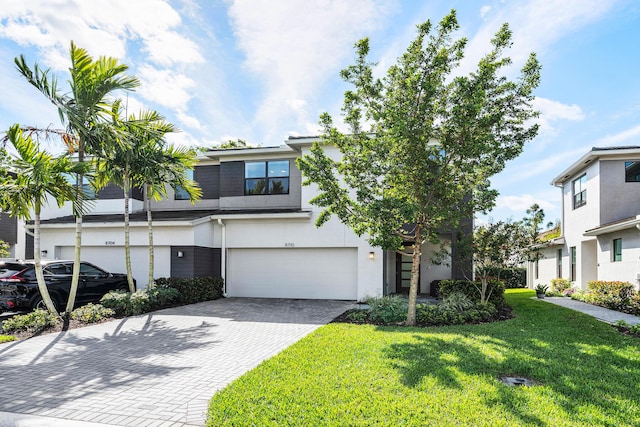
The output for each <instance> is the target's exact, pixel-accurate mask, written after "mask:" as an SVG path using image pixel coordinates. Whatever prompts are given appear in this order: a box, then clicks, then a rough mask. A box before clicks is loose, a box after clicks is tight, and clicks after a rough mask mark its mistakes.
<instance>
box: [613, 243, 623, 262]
mask: <svg viewBox="0 0 640 427" xmlns="http://www.w3.org/2000/svg"><path fill="white" fill-rule="evenodd" d="M613 261H622V239H614V240H613Z"/></svg>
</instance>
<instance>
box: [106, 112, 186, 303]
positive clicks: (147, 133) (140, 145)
mask: <svg viewBox="0 0 640 427" xmlns="http://www.w3.org/2000/svg"><path fill="white" fill-rule="evenodd" d="M115 109H118V104H116V108H115ZM118 117H119V114H116V115H115V116H114V120H115V121H116V122H117V128H118V129H119V130H120V132H119V133H120V135H121V139H120V140H119V143H118V144H113V145H111V146H110V147H105V150H104V152H103V155H102V157H101V158H99V159H97V161H96V179H95V180H94V187H95V188H96V189H97V190H99V189H100V188H103V187H105V186H107V185H108V184H115V185H118V186H119V187H120V188H122V190H123V192H124V247H125V263H126V268H127V280H128V283H129V290H130V291H131V292H134V291H135V285H134V282H133V275H132V271H131V247H130V243H129V242H130V238H129V237H130V233H129V213H130V212H129V199H130V192H131V188H132V186H136V187H137V186H142V185H143V182H141V179H139V178H137V177H135V176H134V175H135V174H136V173H137V172H138V170H137V169H139V168H141V167H142V168H144V170H143V171H142V173H145V172H146V171H147V170H146V168H147V167H148V166H147V165H146V164H145V162H147V161H148V160H147V159H146V158H145V155H144V154H143V152H144V151H145V146H146V145H148V144H151V145H154V146H155V145H156V144H158V142H157V141H159V140H161V139H162V137H163V136H164V135H165V134H166V133H169V132H174V131H175V127H174V126H173V125H172V124H171V123H168V122H165V121H164V118H163V117H162V116H160V114H158V113H157V112H155V111H141V112H140V113H139V115H138V117H136V116H135V115H131V116H129V118H128V120H126V121H121V120H119V118H118ZM146 151H149V150H146ZM158 166H159V167H160V166H161V165H158ZM134 178H137V181H136V182H134Z"/></svg>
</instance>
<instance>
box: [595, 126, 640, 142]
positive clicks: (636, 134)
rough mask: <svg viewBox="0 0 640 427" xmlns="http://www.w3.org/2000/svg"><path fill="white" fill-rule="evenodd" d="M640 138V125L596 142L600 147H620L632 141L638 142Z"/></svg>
mask: <svg viewBox="0 0 640 427" xmlns="http://www.w3.org/2000/svg"><path fill="white" fill-rule="evenodd" d="M638 138H640V125H638V126H635V127H633V128H631V129H627V130H625V131H622V132H620V133H617V134H615V135H608V136H605V137H603V138H600V139H598V140H597V141H596V144H598V145H618V144H622V143H624V142H626V141H628V140H630V139H632V140H634V141H637V140H638Z"/></svg>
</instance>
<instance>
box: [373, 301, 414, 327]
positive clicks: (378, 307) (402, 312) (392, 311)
mask: <svg viewBox="0 0 640 427" xmlns="http://www.w3.org/2000/svg"><path fill="white" fill-rule="evenodd" d="M365 302H366V303H367V304H369V307H370V308H369V320H371V321H372V322H376V323H387V324H388V323H398V322H402V321H404V320H405V319H406V318H407V300H406V299H405V298H403V297H401V296H398V295H385V296H382V297H370V298H367V299H366V300H365Z"/></svg>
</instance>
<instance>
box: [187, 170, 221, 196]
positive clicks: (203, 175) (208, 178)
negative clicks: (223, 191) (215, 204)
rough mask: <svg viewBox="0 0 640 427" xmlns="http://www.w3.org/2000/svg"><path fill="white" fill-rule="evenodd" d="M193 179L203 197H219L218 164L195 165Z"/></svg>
mask: <svg viewBox="0 0 640 427" xmlns="http://www.w3.org/2000/svg"><path fill="white" fill-rule="evenodd" d="M193 179H195V181H196V182H197V183H198V185H200V188H201V189H202V198H203V199H219V198H220V166H218V165H211V166H196V167H195V170H194V173H193Z"/></svg>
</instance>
